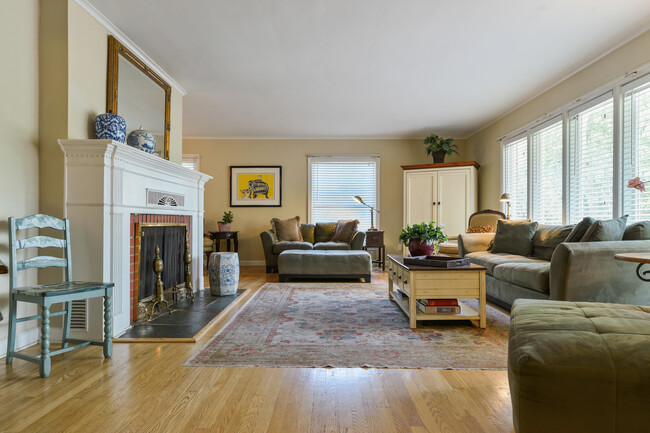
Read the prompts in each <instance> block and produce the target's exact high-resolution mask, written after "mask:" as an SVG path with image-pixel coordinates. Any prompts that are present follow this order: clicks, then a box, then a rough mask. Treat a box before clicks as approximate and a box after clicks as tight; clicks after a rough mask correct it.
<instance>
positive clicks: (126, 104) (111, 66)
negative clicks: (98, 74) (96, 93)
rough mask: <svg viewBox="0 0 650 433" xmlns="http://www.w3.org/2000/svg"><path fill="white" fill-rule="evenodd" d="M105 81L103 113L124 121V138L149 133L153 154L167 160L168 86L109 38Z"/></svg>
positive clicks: (147, 67) (168, 127)
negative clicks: (139, 131) (133, 133)
mask: <svg viewBox="0 0 650 433" xmlns="http://www.w3.org/2000/svg"><path fill="white" fill-rule="evenodd" d="M107 77H108V79H107V84H106V111H107V112H108V111H112V112H113V113H115V114H119V115H120V116H122V117H123V118H124V120H125V121H126V131H127V134H128V133H129V132H131V131H133V130H135V129H139V128H140V127H142V128H143V129H146V130H148V131H149V132H151V133H152V134H153V135H154V136H155V137H156V150H155V151H156V153H158V154H159V155H160V156H162V157H164V158H165V159H169V131H170V128H171V123H170V105H171V97H172V88H171V86H170V85H169V84H167V82H166V81H165V80H163V79H162V77H160V75H158V74H157V73H156V72H154V71H153V70H152V69H151V68H149V66H147V65H146V64H145V63H144V62H143V61H142V60H140V59H139V58H138V57H137V56H136V55H135V54H133V53H132V52H131V51H130V50H129V49H128V48H126V47H125V46H124V45H122V44H121V43H120V42H119V41H118V40H117V39H115V37H113V36H111V35H109V36H108V75H107ZM118 100H119V104H118ZM161 139H162V140H161ZM161 142H162V143H161Z"/></svg>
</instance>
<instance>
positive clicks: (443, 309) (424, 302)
mask: <svg viewBox="0 0 650 433" xmlns="http://www.w3.org/2000/svg"><path fill="white" fill-rule="evenodd" d="M417 304H418V309H419V310H420V311H421V312H423V313H424V314H458V313H460V305H458V299H418V302H417Z"/></svg>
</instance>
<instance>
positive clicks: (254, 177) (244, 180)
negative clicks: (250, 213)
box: [230, 165, 282, 207]
mask: <svg viewBox="0 0 650 433" xmlns="http://www.w3.org/2000/svg"><path fill="white" fill-rule="evenodd" d="M230 206H231V207H258V206H260V207H280V206H282V166H280V165H256V166H252V165H250V166H249V165H231V166H230Z"/></svg>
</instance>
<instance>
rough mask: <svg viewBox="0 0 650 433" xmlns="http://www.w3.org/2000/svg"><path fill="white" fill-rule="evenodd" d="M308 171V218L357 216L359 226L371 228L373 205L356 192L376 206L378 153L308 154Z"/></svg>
mask: <svg viewBox="0 0 650 433" xmlns="http://www.w3.org/2000/svg"><path fill="white" fill-rule="evenodd" d="M309 172H310V184H309V198H310V212H309V222H311V223H316V222H333V221H338V220H342V219H358V220H359V227H358V230H360V231H366V230H368V229H369V228H370V208H368V207H366V206H364V205H362V204H360V203H358V202H357V201H355V200H354V196H355V195H358V196H359V197H361V198H362V199H363V201H364V202H365V203H366V204H367V205H369V206H372V207H374V208H377V203H378V197H377V196H378V179H379V157H363V156H362V157H309ZM375 227H376V228H379V224H378V215H377V213H376V212H375Z"/></svg>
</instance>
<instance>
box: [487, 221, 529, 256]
mask: <svg viewBox="0 0 650 433" xmlns="http://www.w3.org/2000/svg"><path fill="white" fill-rule="evenodd" d="M535 230H537V223H536V222H530V221H510V220H499V221H497V233H496V234H495V235H494V245H493V246H492V251H491V252H492V253H495V254H496V253H510V254H517V255H520V256H529V255H530V254H531V253H532V252H533V236H535Z"/></svg>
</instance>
